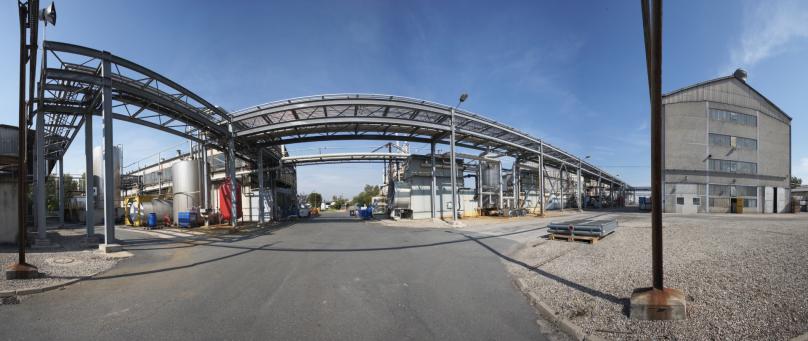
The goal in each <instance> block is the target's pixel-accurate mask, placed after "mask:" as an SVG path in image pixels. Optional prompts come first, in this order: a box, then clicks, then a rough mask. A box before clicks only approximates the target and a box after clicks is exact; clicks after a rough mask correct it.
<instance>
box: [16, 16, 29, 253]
mask: <svg viewBox="0 0 808 341" xmlns="http://www.w3.org/2000/svg"><path fill="white" fill-rule="evenodd" d="M19 7H20V8H19V10H20V103H19V105H20V117H19V131H18V134H19V135H17V141H18V142H17V143H18V144H19V145H18V146H17V224H18V225H19V226H18V227H19V228H18V230H17V234H18V236H17V239H18V240H19V245H18V248H19V252H18V261H17V262H18V263H19V264H25V243H26V237H27V236H26V231H25V211H26V209H25V208H26V205H27V203H26V201H25V199H26V196H25V187H26V186H25V182H26V180H27V179H26V178H27V174H28V164H27V160H26V156H27V155H26V154H27V148H28V145H27V144H28V129H26V128H25V127H26V126H28V122H27V121H28V120H27V119H26V116H25V64H26V63H27V61H26V59H27V58H28V53H27V45H26V44H25V38H26V34H25V21H26V18H27V17H28V11H27V10H26V7H25V6H24V5H23V4H22V3H20V4H19Z"/></svg>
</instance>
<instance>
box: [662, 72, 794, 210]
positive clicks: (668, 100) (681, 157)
mask: <svg viewBox="0 0 808 341" xmlns="http://www.w3.org/2000/svg"><path fill="white" fill-rule="evenodd" d="M662 107H663V110H662V112H663V130H664V137H663V176H664V180H663V183H664V184H663V186H664V187H663V193H664V208H665V212H676V213H697V212H698V213H701V212H709V213H723V212H743V213H780V212H787V211H789V209H790V207H789V204H790V200H789V199H790V198H791V195H790V194H789V191H790V190H789V187H790V186H789V179H790V178H791V117H789V116H788V115H786V113H784V112H783V111H782V110H780V108H778V107H777V105H775V104H774V103H772V102H771V101H770V100H768V99H767V98H766V97H764V96H763V95H762V94H760V93H759V92H758V91H757V90H755V89H754V88H752V87H751V86H749V84H748V83H747V82H746V72H745V71H743V70H741V69H739V70H737V71H735V73H734V74H733V75H732V76H727V77H721V78H717V79H713V80H709V81H706V82H702V83H698V84H695V85H692V86H689V87H686V88H682V89H679V90H676V91H673V92H671V93H668V94H666V95H664V96H663V97H662Z"/></svg>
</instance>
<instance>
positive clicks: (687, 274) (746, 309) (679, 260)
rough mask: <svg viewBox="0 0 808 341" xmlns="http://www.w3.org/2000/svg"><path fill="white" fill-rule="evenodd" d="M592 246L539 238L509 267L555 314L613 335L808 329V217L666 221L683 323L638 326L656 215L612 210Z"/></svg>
mask: <svg viewBox="0 0 808 341" xmlns="http://www.w3.org/2000/svg"><path fill="white" fill-rule="evenodd" d="M613 217H614V218H616V219H618V222H619V224H620V228H619V230H618V231H617V232H616V233H614V234H612V235H610V236H608V237H606V238H604V239H603V240H601V241H600V242H598V243H597V244H594V245H588V244H583V243H569V242H565V241H549V240H546V239H543V238H541V239H539V238H536V236H534V237H533V238H532V242H528V243H525V244H524V245H525V247H524V248H523V249H521V250H519V251H518V252H517V253H516V254H515V255H514V258H516V259H517V260H519V261H521V262H524V263H526V264H528V265H529V266H530V267H532V268H530V269H528V268H525V267H523V266H518V265H515V264H513V263H509V264H510V265H509V268H510V269H511V271H512V272H513V273H514V275H516V276H518V277H521V278H523V279H525V280H526V282H527V284H528V285H527V286H528V287H529V288H530V290H531V291H532V292H534V293H537V294H538V295H539V296H540V297H542V298H543V299H544V301H545V302H546V303H547V304H549V305H550V306H551V307H552V308H553V309H554V310H555V311H556V312H559V314H563V315H564V316H565V317H566V318H568V319H570V320H571V321H572V322H573V323H575V324H576V325H578V326H580V327H582V328H583V329H584V331H586V332H587V333H590V334H595V335H597V336H600V337H604V338H607V339H626V340H648V339H675V340H704V339H721V340H724V339H726V340H787V339H789V338H792V337H795V336H798V335H800V334H801V333H805V332H806V331H808V298H806V296H805V293H806V292H808V246H807V245H808V215H782V216H772V215H744V216H737V215H711V216H707V215H698V216H680V215H666V216H665V218H664V226H665V230H664V232H663V234H664V240H665V251H664V252H665V255H664V257H665V258H664V261H665V264H664V266H665V268H664V269H665V281H666V282H665V285H666V287H672V288H678V289H681V290H683V291H684V292H685V294H686V295H687V303H688V313H689V319H688V320H685V321H634V320H629V319H628V316H627V312H628V310H627V307H628V303H629V297H630V296H631V293H632V290H633V289H635V288H639V287H650V286H651V273H650V270H651V256H650V255H651V250H650V245H651V241H650V238H651V229H650V225H651V223H650V215H649V214H642V213H619V214H614V216H613Z"/></svg>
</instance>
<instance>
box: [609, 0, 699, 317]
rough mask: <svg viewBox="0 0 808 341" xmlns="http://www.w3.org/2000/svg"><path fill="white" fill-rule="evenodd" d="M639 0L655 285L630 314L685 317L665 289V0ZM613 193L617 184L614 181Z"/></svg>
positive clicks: (636, 297) (681, 303)
mask: <svg viewBox="0 0 808 341" xmlns="http://www.w3.org/2000/svg"><path fill="white" fill-rule="evenodd" d="M648 1H649V0H640V4H641V6H642V23H643V34H644V38H645V39H644V40H645V58H646V65H647V72H648V91H649V93H650V100H651V269H652V273H653V276H652V277H653V287H651V288H641V289H637V290H635V291H634V293H632V295H631V307H630V310H629V311H630V313H629V315H630V317H631V318H632V319H639V320H683V319H686V318H687V302H686V300H685V294H684V292H682V291H681V290H677V289H673V288H665V287H664V285H663V284H664V283H663V272H662V265H663V263H662V0H652V1H653V8H649V4H648ZM611 187H612V191H611V192H614V184H612V186H611Z"/></svg>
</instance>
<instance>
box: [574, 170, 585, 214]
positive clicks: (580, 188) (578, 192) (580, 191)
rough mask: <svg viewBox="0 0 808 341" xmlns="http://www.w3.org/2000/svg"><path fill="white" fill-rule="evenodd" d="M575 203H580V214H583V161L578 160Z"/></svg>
mask: <svg viewBox="0 0 808 341" xmlns="http://www.w3.org/2000/svg"><path fill="white" fill-rule="evenodd" d="M575 194H576V197H577V198H576V199H575V201H577V202H578V212H583V205H582V204H583V203H584V196H583V178H582V177H581V159H578V176H577V177H576V178H575Z"/></svg>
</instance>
